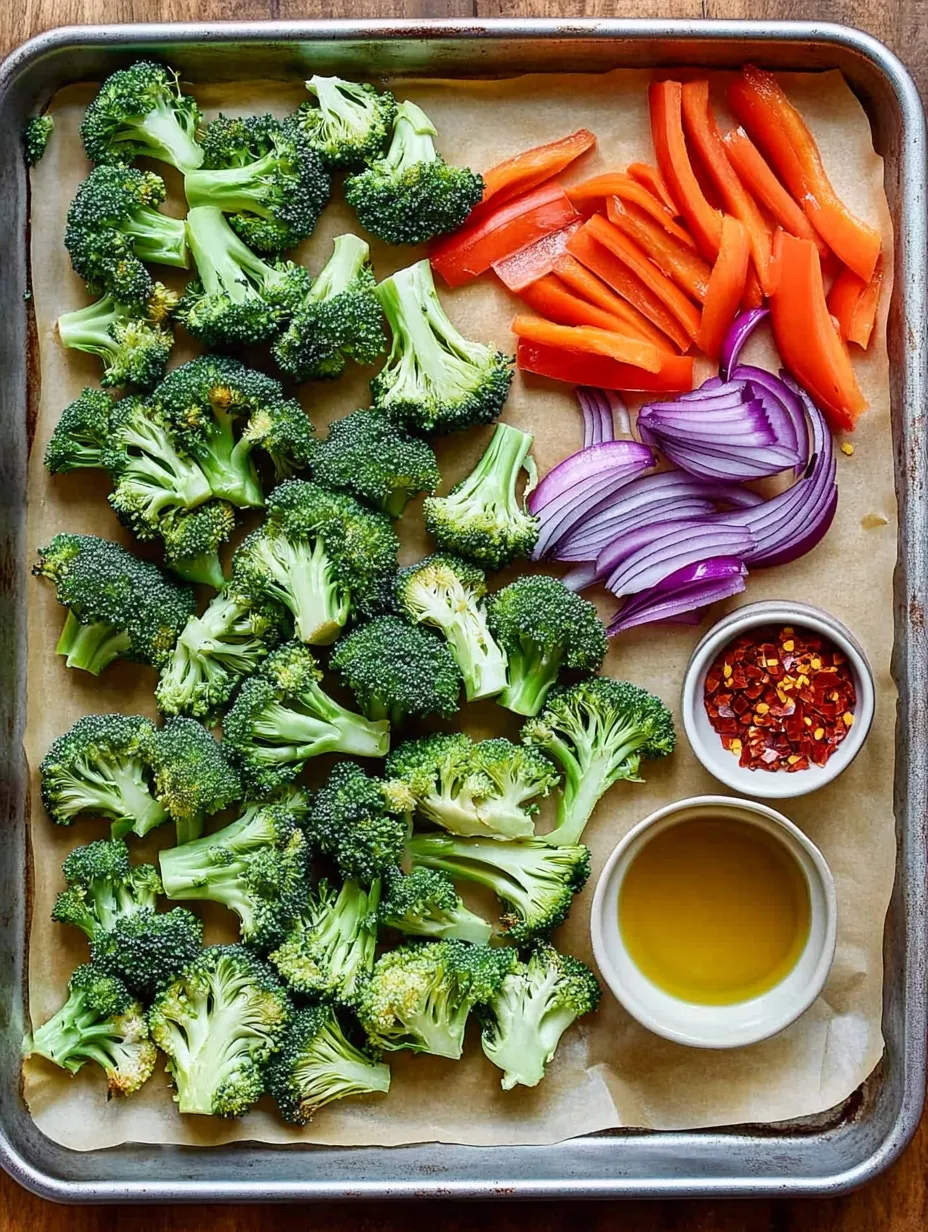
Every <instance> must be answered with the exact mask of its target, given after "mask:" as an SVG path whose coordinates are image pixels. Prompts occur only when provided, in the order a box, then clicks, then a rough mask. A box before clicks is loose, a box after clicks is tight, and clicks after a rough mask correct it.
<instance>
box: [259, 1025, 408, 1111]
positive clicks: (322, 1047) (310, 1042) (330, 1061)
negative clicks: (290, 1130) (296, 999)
mask: <svg viewBox="0 0 928 1232" xmlns="http://www.w3.org/2000/svg"><path fill="white" fill-rule="evenodd" d="M267 1089H268V1091H270V1093H271V1095H273V1096H274V1098H275V1099H276V1100H277V1106H278V1108H279V1109H280V1112H281V1115H282V1116H283V1117H284V1119H285V1120H287V1121H290V1122H291V1123H292V1124H294V1125H306V1124H308V1122H309V1121H310V1120H312V1117H313V1115H314V1114H315V1113H316V1112H317V1111H318V1110H319V1109H320V1108H322V1107H324V1106H325V1105H326V1104H331V1103H332V1102H333V1100H336V1099H344V1098H345V1097H346V1096H351V1095H370V1094H373V1093H374V1092H380V1093H381V1094H386V1092H387V1091H389V1089H390V1068H389V1066H387V1065H384V1063H383V1062H382V1061H373V1060H371V1058H370V1057H368V1056H365V1055H364V1053H363V1052H361V1051H360V1050H359V1049H358V1048H356V1047H355V1046H354V1044H352V1043H351V1042H350V1041H349V1040H348V1039H347V1038H346V1036H345V1033H344V1031H343V1030H342V1027H341V1024H340V1023H339V1021H338V1018H337V1017H336V1015H335V1012H334V1011H333V1010H332V1008H331V1006H328V1005H312V1006H310V1007H309V1008H308V1009H304V1010H300V1011H299V1012H298V1013H297V1014H296V1015H295V1016H294V1019H293V1021H292V1022H291V1023H290V1026H289V1027H288V1028H287V1032H286V1034H285V1036H284V1040H283V1045H282V1047H281V1049H280V1052H279V1053H277V1055H276V1056H274V1057H272V1058H271V1061H270V1063H269V1065H268V1068H267Z"/></svg>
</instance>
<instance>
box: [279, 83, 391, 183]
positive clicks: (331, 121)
mask: <svg viewBox="0 0 928 1232" xmlns="http://www.w3.org/2000/svg"><path fill="white" fill-rule="evenodd" d="M306 89H307V90H308V91H309V92H310V94H312V96H313V98H314V99H315V100H316V102H315V103H309V102H307V103H303V104H302V105H301V106H300V107H299V108H297V110H296V112H295V113H294V116H293V121H294V123H295V124H297V125H298V126H299V127H300V129H301V130H302V132H303V134H304V136H305V137H306V140H307V141H308V142H309V144H310V145H311V146H312V147H313V148H314V149H315V150H318V152H319V154H320V156H321V157H322V159H323V160H324V161H325V163H326V164H327V165H328V166H330V167H345V168H347V169H348V170H349V171H358V170H360V169H361V168H362V167H365V166H367V164H368V163H372V162H373V161H374V160H375V159H377V158H380V156H381V155H382V154H383V152H384V150H385V149H386V146H387V142H388V140H389V139H390V133H391V132H392V130H393V120H394V117H395V116H396V99H395V98H394V97H393V95H392V94H391V93H390V91H389V90H382V91H381V90H375V89H374V87H373V86H370V85H365V84H362V83H361V82H355V81H344V80H343V79H342V78H341V77H319V76H315V77H311V78H310V79H309V81H307V82H306ZM316 104H318V105H316Z"/></svg>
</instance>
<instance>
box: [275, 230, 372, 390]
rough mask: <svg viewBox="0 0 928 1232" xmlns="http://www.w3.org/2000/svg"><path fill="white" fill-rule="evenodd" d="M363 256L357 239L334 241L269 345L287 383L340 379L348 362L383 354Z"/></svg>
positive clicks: (366, 360) (365, 253)
mask: <svg viewBox="0 0 928 1232" xmlns="http://www.w3.org/2000/svg"><path fill="white" fill-rule="evenodd" d="M369 257H370V249H369V248H368V246H367V244H365V242H364V240H362V239H360V238H359V237H358V236H357V235H351V234H350V233H349V234H348V235H339V236H337V237H336V239H335V249H334V251H333V253H332V256H331V257H330V258H329V260H328V264H327V265H326V266H325V268H324V269H323V270H322V272H321V273H320V274H319V275H318V277H316V278H315V279H314V280H313V284H312V286H311V287H310V289H309V292H308V293H307V295H306V298H305V299H304V301H303V303H302V304H301V305H300V307H299V308H298V309H297V311H296V312H295V313H294V315H293V319H292V321H291V322H290V324H289V325H288V327H287V329H286V330H285V331H284V333H283V334H282V335H281V336H280V338H278V340H277V342H275V344H274V358H275V359H276V360H277V362H278V364H279V365H280V367H281V369H282V370H283V371H284V372H286V373H287V375H288V376H290V377H292V378H293V380H295V381H315V380H330V379H333V378H334V377H338V376H341V374H342V373H343V372H344V370H345V364H346V362H347V361H348V360H349V359H353V360H354V361H355V362H356V363H359V364H372V363H373V362H374V360H375V359H376V358H377V356H378V355H381V354H383V351H384V332H383V314H382V313H381V311H380V304H379V303H378V302H377V296H376V294H375V293H374V289H375V287H376V282H375V280H374V274H373V271H372V270H371V267H370V264H369V261H368V259H369Z"/></svg>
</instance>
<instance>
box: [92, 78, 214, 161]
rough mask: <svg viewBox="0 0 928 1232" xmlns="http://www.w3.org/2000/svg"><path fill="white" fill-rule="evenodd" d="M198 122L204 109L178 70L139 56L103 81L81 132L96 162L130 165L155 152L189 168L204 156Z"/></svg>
mask: <svg viewBox="0 0 928 1232" xmlns="http://www.w3.org/2000/svg"><path fill="white" fill-rule="evenodd" d="M199 124H200V109H199V107H198V106H197V103H196V100H195V99H194V98H191V96H190V95H189V94H182V93H181V91H180V86H179V84H178V75H177V73H176V72H174V70H173V69H170V68H167V67H165V65H163V64H155V63H153V62H152V61H150V60H139V61H137V62H136V63H135V64H133V65H131V66H130V67H129V68H124V69H119V70H118V71H117V72H115V73H112V74H111V75H110V76H109V77H107V79H106V81H104V83H103V85H102V86H101V87H100V92H99V94H97V97H96V98H95V99H94V100H93V102H92V103H91V104H90V106H89V107H88V108H87V111H86V113H85V114H84V119H83V121H82V122H81V138H82V140H83V142H84V149H85V150H86V151H87V157H88V158H89V159H90V161H91V162H93V163H112V164H116V165H123V166H128V165H129V164H130V163H133V162H134V161H135V160H136V159H137V158H142V157H145V158H156V159H158V160H159V161H160V162H164V163H170V165H171V166H172V167H176V168H177V170H178V171H181V172H184V173H186V172H190V171H194V170H195V169H196V168H197V167H199V165H200V164H201V163H202V161H203V151H202V150H201V149H200V147H199V145H198V144H197V129H198V127H199Z"/></svg>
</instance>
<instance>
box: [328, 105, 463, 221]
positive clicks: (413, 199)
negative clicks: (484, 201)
mask: <svg viewBox="0 0 928 1232" xmlns="http://www.w3.org/2000/svg"><path fill="white" fill-rule="evenodd" d="M436 135H437V129H436V128H435V126H434V125H433V123H432V121H431V120H430V119H429V118H428V116H427V115H426V114H425V112H424V111H423V110H422V108H421V107H417V106H416V104H415V103H410V102H408V101H407V102H403V103H400V104H399V105H398V106H397V108H396V115H395V117H394V121H393V133H392V136H391V138H390V146H389V148H388V150H387V152H386V154H385V155H384V156H383V157H382V158H378V159H376V161H374V162H372V163H371V165H370V166H369V167H367V168H366V169H365V170H364V171H361V172H359V174H357V175H353V176H351V178H350V179H348V180H346V181H345V200H346V201H347V202H348V204H349V205H350V206H351V208H352V209H353V210H354V211H355V213H356V214H357V216H358V221H359V222H360V224H361V226H362V227H364V229H365V230H366V231H369V232H370V233H371V235H376V236H377V237H378V239H382V240H384V241H386V243H388V244H421V243H423V242H424V241H425V240H430V239H431V238H432V237H433V236H435V235H446V234H447V233H448V232H449V231H456V230H457V229H458V227H459V226H460V225H461V223H462V222H463V221H464V219H465V218H466V217H467V215H468V214H469V213H470V212H471V210H472V209H473V208H474V206H475V205H476V204H477V202H478V201H479V200H480V199H481V197H482V196H483V177H482V176H479V175H477V174H476V172H474V171H471V170H470V169H469V168H467V167H453V166H451V165H450V164H449V163H446V162H445V160H444V159H443V158H442V156H441V155H440V154H439V153H438V151H437V150H436V149H435V143H434V141H433V140H432V138H433V137H435V136H436Z"/></svg>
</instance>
